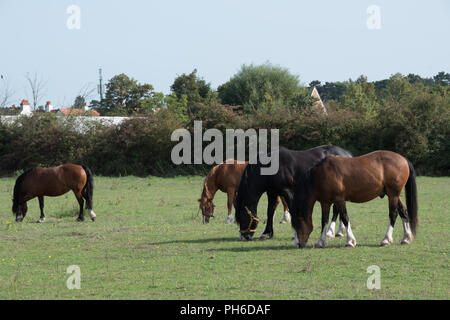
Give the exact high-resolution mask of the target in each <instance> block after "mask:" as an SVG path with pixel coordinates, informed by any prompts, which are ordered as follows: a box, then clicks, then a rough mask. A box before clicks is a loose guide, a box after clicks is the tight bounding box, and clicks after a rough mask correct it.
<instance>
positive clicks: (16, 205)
mask: <svg viewBox="0 0 450 320" xmlns="http://www.w3.org/2000/svg"><path fill="white" fill-rule="evenodd" d="M27 211H28V206H27V203H26V201H19V200H17V199H13V205H12V212H13V214H14V215H15V216H16V222H22V221H23V219H24V218H25V216H26V215H27Z"/></svg>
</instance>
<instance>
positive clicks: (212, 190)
mask: <svg viewBox="0 0 450 320" xmlns="http://www.w3.org/2000/svg"><path fill="white" fill-rule="evenodd" d="M215 182H216V181H215V176H214V175H208V176H207V177H206V179H205V182H204V183H203V191H202V199H204V198H206V199H209V200H212V199H214V195H215V194H216V192H217V190H218V189H219V188H218V187H217V184H216V183H215Z"/></svg>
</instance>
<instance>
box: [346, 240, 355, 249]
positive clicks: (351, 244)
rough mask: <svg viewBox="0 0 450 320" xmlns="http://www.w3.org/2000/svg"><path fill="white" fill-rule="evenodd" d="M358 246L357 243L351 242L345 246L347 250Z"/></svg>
mask: <svg viewBox="0 0 450 320" xmlns="http://www.w3.org/2000/svg"><path fill="white" fill-rule="evenodd" d="M355 246H356V241H350V242H347V243H346V244H345V247H346V248H354V247H355Z"/></svg>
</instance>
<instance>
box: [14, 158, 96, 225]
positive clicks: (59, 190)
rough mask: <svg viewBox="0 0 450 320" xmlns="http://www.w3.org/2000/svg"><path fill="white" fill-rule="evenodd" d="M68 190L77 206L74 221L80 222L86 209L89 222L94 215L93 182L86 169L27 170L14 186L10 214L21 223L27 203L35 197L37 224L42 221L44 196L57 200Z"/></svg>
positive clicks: (72, 165)
mask: <svg viewBox="0 0 450 320" xmlns="http://www.w3.org/2000/svg"><path fill="white" fill-rule="evenodd" d="M70 190H72V191H73V193H74V194H75V197H76V198H77V200H78V204H79V205H80V213H79V216H78V219H77V221H83V220H84V213H83V206H84V200H86V208H87V209H88V213H89V216H90V217H91V219H92V221H95V218H96V214H95V213H94V211H93V210H92V201H93V190H94V179H93V175H92V172H91V170H90V169H89V168H88V167H86V166H80V165H75V164H64V165H60V166H58V167H52V168H42V167H36V168H32V169H27V170H25V172H24V173H23V174H22V175H20V176H19V177H18V178H17V180H16V183H15V185H14V194H13V206H12V211H13V213H14V214H15V215H16V221H17V222H22V221H23V219H24V218H25V216H26V214H27V211H28V207H27V201H29V200H31V199H33V198H35V197H38V199H39V208H40V210H41V216H40V218H39V220H38V221H37V222H38V223H41V222H44V220H45V215H44V196H49V197H57V196H61V195H63V194H65V193H67V192H69V191H70Z"/></svg>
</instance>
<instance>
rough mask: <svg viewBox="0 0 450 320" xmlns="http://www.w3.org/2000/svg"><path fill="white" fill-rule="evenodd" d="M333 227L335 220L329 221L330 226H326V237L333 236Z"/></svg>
mask: <svg viewBox="0 0 450 320" xmlns="http://www.w3.org/2000/svg"><path fill="white" fill-rule="evenodd" d="M335 227H336V222H335V221H331V223H330V227H329V228H328V232H327V237H328V238H334V230H335Z"/></svg>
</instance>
